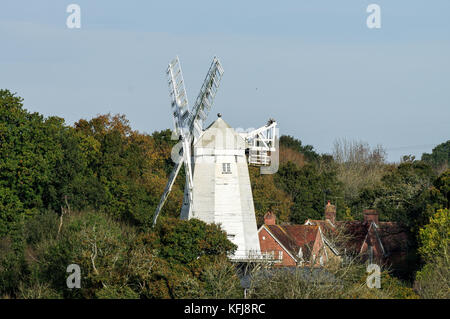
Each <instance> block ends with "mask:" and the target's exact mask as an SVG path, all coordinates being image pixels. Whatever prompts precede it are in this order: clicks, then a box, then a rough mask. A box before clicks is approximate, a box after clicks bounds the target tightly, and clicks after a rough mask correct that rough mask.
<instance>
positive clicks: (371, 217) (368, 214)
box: [363, 209, 379, 225]
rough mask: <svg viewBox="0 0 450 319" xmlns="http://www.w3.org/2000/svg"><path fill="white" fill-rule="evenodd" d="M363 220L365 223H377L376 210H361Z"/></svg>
mask: <svg viewBox="0 0 450 319" xmlns="http://www.w3.org/2000/svg"><path fill="white" fill-rule="evenodd" d="M363 214H364V221H365V222H367V223H370V222H374V223H375V224H377V225H378V215H379V214H378V212H377V211H376V210H375V209H365V210H364V211H363Z"/></svg>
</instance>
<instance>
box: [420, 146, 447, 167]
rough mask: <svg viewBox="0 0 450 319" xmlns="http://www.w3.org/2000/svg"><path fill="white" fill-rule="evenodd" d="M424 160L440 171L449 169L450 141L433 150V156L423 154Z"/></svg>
mask: <svg viewBox="0 0 450 319" xmlns="http://www.w3.org/2000/svg"><path fill="white" fill-rule="evenodd" d="M422 160H423V161H424V162H427V163H429V164H430V165H432V166H433V167H434V168H435V169H437V170H438V171H443V170H445V169H447V168H448V167H449V163H450V140H448V141H447V142H444V143H441V144H439V145H438V146H436V147H435V148H433V150H432V152H431V154H428V153H423V154H422Z"/></svg>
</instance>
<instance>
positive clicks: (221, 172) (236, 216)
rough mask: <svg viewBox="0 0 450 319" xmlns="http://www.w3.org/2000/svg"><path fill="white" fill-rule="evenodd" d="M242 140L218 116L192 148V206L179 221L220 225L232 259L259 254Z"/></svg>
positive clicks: (244, 143)
mask: <svg viewBox="0 0 450 319" xmlns="http://www.w3.org/2000/svg"><path fill="white" fill-rule="evenodd" d="M245 149H246V141H245V140H244V138H242V137H241V136H240V135H239V134H238V133H237V132H236V131H235V130H234V129H233V128H231V127H230V126H229V125H228V124H227V123H226V122H225V121H224V120H223V119H222V118H221V117H219V118H218V119H217V120H216V121H215V122H214V123H213V124H211V125H210V126H209V127H208V128H207V129H206V130H205V132H204V133H203V134H202V135H201V137H200V138H199V139H198V141H197V143H195V145H194V152H193V161H192V162H193V171H194V176H193V179H194V185H195V187H194V190H193V199H194V200H193V205H192V208H191V210H190V215H189V210H183V211H182V215H181V218H183V219H189V218H198V219H200V220H202V221H204V222H206V223H216V224H220V225H221V226H222V229H224V230H225V231H226V233H227V236H228V239H230V241H232V242H233V243H234V244H236V245H237V246H238V248H237V251H236V253H235V254H234V256H232V257H233V258H234V259H247V258H252V257H257V256H258V255H259V254H260V247H259V239H258V230H257V228H256V218H255V207H254V204H253V196H252V189H251V185H250V177H249V173H248V166H247V158H246V155H245Z"/></svg>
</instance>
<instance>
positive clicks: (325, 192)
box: [275, 162, 340, 224]
mask: <svg viewBox="0 0 450 319" xmlns="http://www.w3.org/2000/svg"><path fill="white" fill-rule="evenodd" d="M275 181H276V183H277V185H279V186H280V188H281V189H282V190H284V191H285V192H286V193H287V194H289V196H290V197H291V198H292V200H293V202H294V204H293V205H292V208H291V211H290V216H289V217H290V222H292V223H295V224H303V223H304V222H305V221H306V219H308V218H310V219H320V218H321V217H322V211H323V207H324V206H325V202H324V201H325V200H326V199H329V198H333V197H334V198H337V197H340V191H339V182H338V181H337V179H336V173H335V172H334V171H320V169H319V167H318V166H317V165H315V164H307V165H305V166H303V167H301V168H300V167H298V166H297V165H295V164H294V163H292V162H288V163H287V164H285V165H281V166H280V169H279V170H278V173H277V174H276V176H275Z"/></svg>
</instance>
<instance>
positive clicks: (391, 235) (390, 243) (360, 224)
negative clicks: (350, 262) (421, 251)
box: [309, 220, 408, 254]
mask: <svg viewBox="0 0 450 319" xmlns="http://www.w3.org/2000/svg"><path fill="white" fill-rule="evenodd" d="M309 222H310V223H311V224H313V225H317V226H320V228H321V229H322V231H323V232H324V234H325V236H327V235H329V234H330V232H333V231H335V230H336V228H335V227H342V228H343V231H344V232H345V233H347V234H348V235H350V240H349V241H348V242H347V244H346V246H347V247H346V248H347V249H349V250H352V251H354V252H357V253H358V252H359V250H360V249H361V246H362V245H363V243H364V240H365V239H366V236H367V234H368V232H369V228H370V223H368V222H364V221H336V222H335V225H334V226H335V227H333V226H332V225H331V224H330V223H329V221H326V220H309ZM377 226H378V228H377V229H376V233H377V234H378V237H379V238H380V241H381V243H382V245H383V248H384V249H385V251H386V253H387V254H390V253H397V252H405V251H406V249H407V245H408V231H407V230H406V229H405V228H404V227H402V226H401V225H399V224H397V223H395V222H379V223H378V224H377ZM367 239H368V240H369V241H371V242H372V241H374V240H376V238H374V236H368V237H367ZM372 244H375V243H372Z"/></svg>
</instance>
